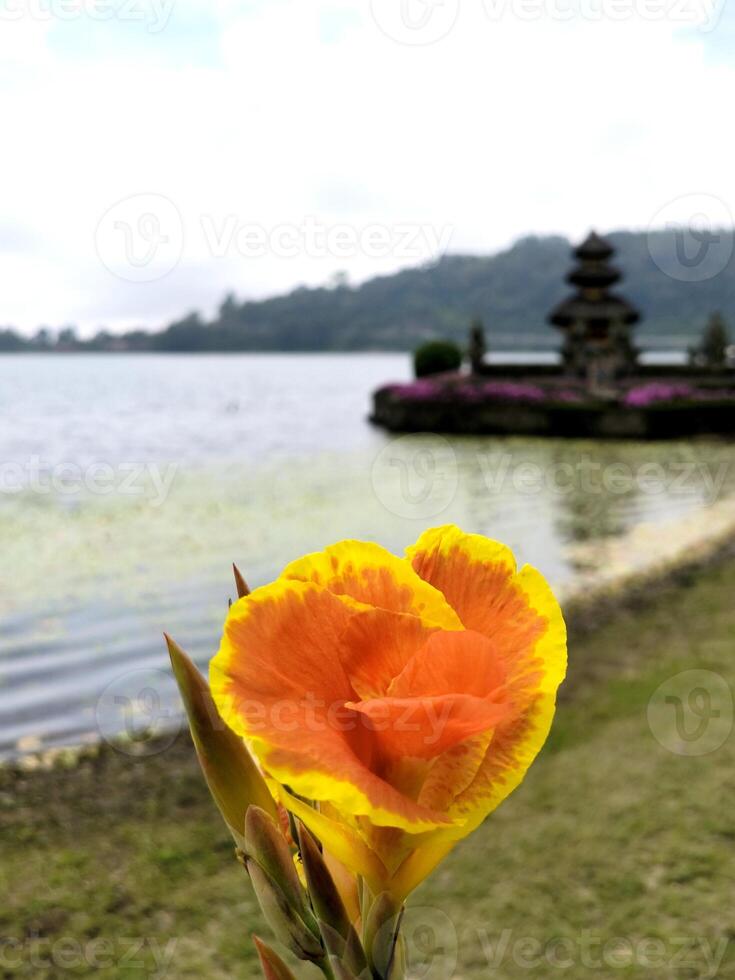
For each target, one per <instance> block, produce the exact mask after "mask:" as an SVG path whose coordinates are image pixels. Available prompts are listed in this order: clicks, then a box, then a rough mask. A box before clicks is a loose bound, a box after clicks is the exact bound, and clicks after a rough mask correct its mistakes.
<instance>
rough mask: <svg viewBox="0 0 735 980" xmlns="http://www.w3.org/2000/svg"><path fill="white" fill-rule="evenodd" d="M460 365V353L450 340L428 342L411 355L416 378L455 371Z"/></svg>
mask: <svg viewBox="0 0 735 980" xmlns="http://www.w3.org/2000/svg"><path fill="white" fill-rule="evenodd" d="M461 363H462V351H461V350H460V348H459V347H458V346H457V344H455V343H452V341H451V340H430V341H429V342H428V343H426V344H422V345H421V346H420V347H417V348H416V350H415V351H414V355H413V369H414V371H415V373H416V377H417V378H425V377H426V376H427V375H429V374H441V373H442V372H443V371H456V370H458V368H459V366H460V365H461Z"/></svg>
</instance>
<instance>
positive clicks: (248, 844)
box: [245, 806, 319, 936]
mask: <svg viewBox="0 0 735 980" xmlns="http://www.w3.org/2000/svg"><path fill="white" fill-rule="evenodd" d="M245 851H246V854H247V857H248V858H252V859H253V860H254V861H256V862H257V863H258V865H259V866H260V867H261V868H262V869H263V871H265V872H266V874H267V875H268V876H269V877H270V878H271V879H272V880H273V881H274V882H275V883H276V884H277V885H278V887H279V889H280V890H281V892H283V895H284V897H285V899H286V901H287V902H288V904H289V906H290V907H291V908H292V909H293V910H294V911H295V912H296V913H297V914H298V915H299V917H300V918H301V919H302V920H303V921H304V922H305V923H306V924H307V925H308V927H309V928H310V930H311V931H312V933H313V934H314V935H315V936H318V935H319V929H318V927H317V924H316V919H315V918H314V916H313V914H312V912H311V909H310V908H309V906H308V903H307V901H306V895H305V894H304V889H303V887H302V885H301V882H300V881H299V875H298V872H297V871H296V867H295V865H294V861H293V856H292V854H291V850H290V848H289V846H288V844H287V843H286V838H285V837H284V836H283V833H282V831H281V829H280V827H279V825H278V824H277V823H276V822H275V821H273V820H272V819H271V818H270V817H269V816H268V814H267V813H266V812H265V811H264V810H261V809H260V807H257V806H251V807H249V808H248V812H247V814H246V815H245Z"/></svg>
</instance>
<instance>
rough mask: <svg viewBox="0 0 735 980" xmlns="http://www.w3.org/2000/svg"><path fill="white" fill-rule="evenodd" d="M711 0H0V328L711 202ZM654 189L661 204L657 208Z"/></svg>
mask: <svg viewBox="0 0 735 980" xmlns="http://www.w3.org/2000/svg"><path fill="white" fill-rule="evenodd" d="M722 8H723V0H485V2H483V0H430V2H426V3H425V2H424V0H373V2H372V3H371V2H370V0H344V2H341V3H338V2H334V3H321V2H315V0H253V2H245V0H201V2H200V0H156V2H152V0H0V20H1V21H2V23H0V100H1V110H2V111H1V112H0V120H1V121H2V147H3V149H2V155H1V156H0V174H1V175H2V187H3V194H2V198H1V199H0V324H8V325H11V324H12V325H16V326H18V327H20V328H21V329H23V330H24V331H31V330H34V329H36V328H37V327H38V326H39V325H40V324H48V325H51V326H54V327H56V326H61V325H63V324H67V323H74V324H77V325H78V326H79V327H80V329H81V331H82V332H83V333H85V334H87V333H89V332H91V331H93V330H96V329H97V328H98V327H100V326H103V325H104V326H107V327H110V328H112V329H115V330H118V329H122V328H126V327H132V326H138V325H142V326H146V327H157V326H160V325H162V324H164V323H166V322H168V321H170V320H171V319H172V318H175V317H178V316H180V315H183V314H186V313H187V312H189V311H191V310H193V309H200V310H202V311H203V312H204V313H205V314H207V315H209V314H211V313H213V312H214V311H215V310H216V308H217V306H218V304H219V302H220V301H221V300H222V298H223V296H224V295H225V294H226V293H227V292H228V291H232V292H234V293H235V295H236V296H237V297H239V298H246V297H260V296H264V295H270V294H273V293H279V292H284V291H286V290H289V289H291V288H292V287H294V286H296V285H298V284H302V283H303V284H309V285H311V284H318V283H322V282H327V281H329V280H330V279H331V278H332V277H334V276H335V274H336V273H338V272H345V273H346V274H347V275H348V277H349V280H350V281H351V282H359V281H361V280H363V279H365V278H367V277H369V276H371V275H374V274H377V273H380V272H387V271H392V270H395V269H397V268H400V267H402V266H406V265H415V264H417V263H419V262H421V261H423V260H425V259H427V258H430V257H432V256H434V255H436V254H437V253H440V252H445V251H452V252H468V251H471V252H491V251H495V250H497V249H498V248H502V247H504V246H506V245H508V244H509V243H511V242H512V241H513V240H514V239H515V238H517V237H519V236H521V235H525V234H528V233H557V232H558V233H563V234H567V235H571V236H577V237H578V236H580V235H581V234H583V233H584V232H585V231H586V230H587V228H588V227H589V226H592V225H594V226H595V227H597V228H598V229H599V230H602V231H605V230H612V229H616V228H623V227H633V228H647V227H649V226H650V225H653V226H656V227H661V226H663V225H666V224H668V223H669V222H670V221H671V220H681V221H686V220H687V215H689V214H690V213H691V212H696V213H697V214H699V215H700V216H701V219H700V220H703V221H706V220H710V221H712V222H720V221H729V220H731V212H732V211H733V210H735V199H734V198H735V183H734V181H733V173H734V172H735V167H734V166H733V163H734V161H733V150H734V149H735V138H734V137H733V123H732V93H733V92H735V84H734V83H735V73H734V67H735V53H733V54H729V53H728V52H735V47H734V46H733V40H734V34H735V32H734V31H733V27H732V20H733V15H732V14H730V13H728V12H724V13H723V9H722ZM672 202H673V203H672Z"/></svg>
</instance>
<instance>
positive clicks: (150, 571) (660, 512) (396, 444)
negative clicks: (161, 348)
mask: <svg viewBox="0 0 735 980" xmlns="http://www.w3.org/2000/svg"><path fill="white" fill-rule="evenodd" d="M409 376H410V366H409V360H408V358H407V357H404V356H402V355H383V354H381V355H293V356H291V355H228V356H219V355H203V356H168V355H166V356H150V357H149V356H137V357H128V356H109V355H107V356H106V355H100V356H94V355H86V356H75V355H70V356H66V357H64V356H49V357H43V356H15V357H8V356H6V357H0V541H2V544H3V547H2V552H1V554H2V561H1V564H0V757H3V756H8V755H11V754H13V753H15V752H17V751H19V750H27V749H29V748H33V747H36V746H38V745H39V744H43V745H46V744H48V745H53V744H64V743H67V742H68V743H71V742H75V741H80V740H83V739H87V738H97V737H99V734H100V733H101V734H102V735H103V736H106V735H113V734H115V733H117V732H119V731H121V730H125V729H128V730H129V731H135V730H137V729H139V728H140V727H142V726H146V727H150V728H153V729H157V728H161V729H163V728H168V727H169V726H171V724H172V720H173V719H174V718H175V717H176V715H177V712H178V706H177V703H176V699H175V697H174V691H173V688H172V685H171V682H170V680H169V676H168V673H167V670H166V657H165V653H164V650H163V644H162V640H161V633H162V631H163V630H164V629H165V630H167V631H170V632H172V633H173V634H174V635H175V636H176V638H177V639H178V640H179V642H180V643H181V644H182V645H183V646H184V647H185V648H186V649H188V650H189V651H190V652H191V654H192V655H193V656H194V657H195V659H196V660H197V661H198V662H199V663H200V664H202V665H204V664H205V663H206V661H207V660H208V658H209V657H210V656H211V655H212V653H213V652H214V651H215V650H216V647H217V643H218V637H219V631H220V629H221V625H222V621H223V617H224V613H225V611H226V606H227V598H228V596H229V595H231V594H232V584H231V579H230V564H231V562H232V561H236V562H237V563H238V564H239V565H240V567H241V568H242V569H243V571H244V572H245V574H246V577H247V578H248V580H249V581H250V584H251V585H252V586H257V585H258V584H261V583H264V582H267V581H268V580H269V579H270V578H272V577H273V576H274V575H276V574H277V573H278V571H279V570H280V568H281V567H282V566H283V565H284V564H285V563H286V562H288V561H289V560H290V559H292V558H293V557H295V556H297V555H299V554H301V553H304V552H306V551H310V550H315V549H317V548H321V547H323V546H324V545H326V544H328V543H330V542H332V541H335V540H338V539H340V538H343V537H362V538H368V539H373V540H376V541H379V542H381V543H382V544H385V545H386V546H388V547H390V548H391V549H393V550H397V551H400V550H402V549H403V548H404V547H405V546H406V545H407V544H409V543H410V542H411V541H412V540H414V539H415V538H416V536H417V535H418V534H419V533H420V531H421V530H422V529H423V528H425V527H426V526H429V525H432V524H439V523H446V522H450V521H453V522H456V523H458V524H460V525H462V526H463V527H465V528H466V529H468V530H475V531H481V532H484V533H486V534H489V535H492V536H495V537H498V538H501V539H503V540H504V541H506V542H507V543H508V544H509V545H511V546H512V547H513V548H514V550H515V552H516V554H517V556H518V558H519V560H520V561H529V562H531V563H533V564H535V565H537V566H538V567H540V568H541V569H542V570H543V571H544V573H545V574H546V575H547V576H548V577H549V578H550V579H551V580H552V581H553V582H555V583H557V584H558V583H565V582H566V583H568V582H569V581H570V580H572V579H573V577H574V575H575V568H574V565H573V563H572V560H571V557H570V555H571V551H570V546H571V545H573V544H575V543H578V542H580V541H591V542H595V541H597V540H600V539H601V538H603V537H605V536H608V535H617V534H621V533H623V532H625V531H627V530H629V529H631V528H632V527H634V526H635V525H636V524H639V523H641V522H644V521H663V520H665V519H669V518H671V517H672V516H673V515H677V514H683V513H686V512H687V511H690V510H691V509H692V508H700V507H702V506H706V505H707V504H708V503H711V502H712V501H713V500H714V499H716V498H717V497H718V496H720V495H722V494H724V493H727V492H729V491H730V490H731V488H732V483H733V480H734V479H735V469H734V466H735V464H733V455H734V454H733V450H732V449H731V448H730V447H729V446H726V445H723V444H708V443H697V444H690V445H687V444H674V445H646V444H636V443H607V444H596V443H590V442H563V441H555V440H547V441H540V440H527V439H495V438H490V437H488V438H452V439H444V438H441V437H438V436H420V435H419V436H406V437H401V438H398V439H395V438H391V437H389V436H387V435H386V434H385V433H382V432H381V431H379V430H376V429H374V428H372V427H371V426H370V425H369V424H368V422H367V420H366V417H367V414H368V410H369V404H370V400H369V395H370V392H371V390H372V389H373V388H375V387H376V386H377V385H379V384H382V383H383V382H387V381H401V380H405V379H407V378H408V377H409ZM731 464H733V465H731ZM139 749H140V750H142V751H145V743H142V744H141V746H139Z"/></svg>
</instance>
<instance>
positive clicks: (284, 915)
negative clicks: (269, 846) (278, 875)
mask: <svg viewBox="0 0 735 980" xmlns="http://www.w3.org/2000/svg"><path fill="white" fill-rule="evenodd" d="M246 867H247V869H248V874H249V875H250V880H251V881H252V883H253V889H254V890H255V895H256V897H257V899H258V904H259V905H260V907H261V909H262V911H263V915H264V916H265V920H266V922H267V923H268V925H269V926H270V927H271V929H272V930H273V934H274V935H275V937H276V939H277V940H278V941H279V942H280V943H283V945H284V946H285V947H286V948H287V949H290V950H291V952H292V953H293V954H294V955H295V956H297V957H298V958H299V959H300V960H311V961H312V962H313V963H317V962H319V961H320V960H322V959H323V958H324V947H323V946H322V944H321V941H320V940H319V939H317V937H316V936H315V935H314V933H313V932H312V931H311V930H310V929H308V928H307V926H306V924H305V923H304V920H303V919H302V918H301V916H300V915H299V913H298V912H297V911H296V909H294V907H293V906H292V905H290V904H289V902H288V899H287V898H286V896H285V895H284V894H283V892H282V891H281V889H280V888H279V887H278V885H277V884H276V882H275V881H274V880H273V879H272V878H271V876H270V875H269V874H268V873H267V872H266V871H264V870H263V868H261V866H260V865H259V864H258V862H257V861H255V860H253V858H248V859H247V861H246Z"/></svg>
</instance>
